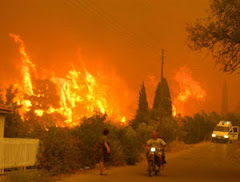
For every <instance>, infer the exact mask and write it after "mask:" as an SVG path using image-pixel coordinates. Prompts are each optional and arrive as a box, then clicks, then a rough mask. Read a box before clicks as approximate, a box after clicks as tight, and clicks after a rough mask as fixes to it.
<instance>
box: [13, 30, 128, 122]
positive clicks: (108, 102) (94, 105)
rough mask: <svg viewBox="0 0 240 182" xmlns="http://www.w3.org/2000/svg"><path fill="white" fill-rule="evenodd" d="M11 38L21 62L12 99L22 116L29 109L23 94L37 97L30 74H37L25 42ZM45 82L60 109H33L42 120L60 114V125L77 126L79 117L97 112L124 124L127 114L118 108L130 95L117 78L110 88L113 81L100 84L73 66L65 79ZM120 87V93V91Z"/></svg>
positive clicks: (28, 101) (86, 71)
mask: <svg viewBox="0 0 240 182" xmlns="http://www.w3.org/2000/svg"><path fill="white" fill-rule="evenodd" d="M10 37H11V38H13V39H14V41H15V42H16V43H17V45H18V46H19V53H20V55H21V60H22V62H21V74H22V82H21V83H17V84H15V87H16V88H17V89H18V91H19V93H18V95H17V96H16V98H15V100H16V102H17V103H18V104H19V105H22V106H23V107H22V108H21V110H20V114H21V115H22V116H24V114H25V113H26V112H28V111H29V110H30V109H31V107H32V103H31V101H30V100H27V99H25V98H26V95H27V96H36V97H40V96H39V95H36V94H35V93H34V85H33V83H32V77H31V73H32V72H33V71H34V73H35V74H37V69H36V66H35V65H34V64H33V63H32V62H31V61H30V58H29V56H28V55H27V53H26V51H25V45H24V42H23V41H22V40H21V39H20V37H19V36H18V35H15V34H10ZM41 76H42V75H41ZM45 77H46V76H45ZM101 78H103V77H101ZM48 79H49V80H51V81H52V82H53V83H54V84H55V85H56V87H57V93H56V94H57V95H58V96H59V97H60V102H59V105H60V107H59V108H54V107H50V108H49V109H48V110H42V109H35V110H34V113H35V114H36V116H39V117H42V116H43V115H44V114H50V113H59V114H61V115H62V116H64V117H65V118H66V120H65V123H64V124H63V125H62V126H64V125H67V126H75V125H78V124H79V121H80V119H81V118H82V117H84V116H86V117H90V116H92V115H93V114H95V113H96V112H97V113H102V114H107V115H108V116H109V117H112V118H114V120H115V121H119V122H126V115H127V113H126V112H125V111H123V110H122V109H120V108H121V107H123V105H124V104H125V105H124V106H125V107H126V103H129V101H128V100H129V94H128V91H127V87H126V85H124V83H123V82H122V81H121V80H119V78H118V77H115V78H114V81H115V82H116V83H115V84H116V85H111V84H112V83H113V81H112V80H110V81H111V82H110V83H111V84H110V86H108V85H104V84H102V83H103V82H104V83H106V80H104V81H102V80H101V79H98V78H96V77H94V76H93V75H92V74H91V73H90V72H88V70H87V69H86V68H84V69H83V71H77V70H76V69H75V68H74V67H73V68H72V69H71V70H70V71H69V72H68V74H67V75H66V77H64V78H62V77H57V76H51V77H49V78H48ZM111 86H112V87H115V86H117V87H116V89H115V90H117V92H115V90H114V89H113V88H111ZM119 87H120V88H122V90H119ZM119 92H122V97H121V98H119V97H118V96H117V95H118V94H119ZM124 93H125V94H124ZM126 93H127V94H126ZM124 102H125V103H124ZM123 103H124V104H123ZM56 123H58V121H56ZM60 126H61V125H60Z"/></svg>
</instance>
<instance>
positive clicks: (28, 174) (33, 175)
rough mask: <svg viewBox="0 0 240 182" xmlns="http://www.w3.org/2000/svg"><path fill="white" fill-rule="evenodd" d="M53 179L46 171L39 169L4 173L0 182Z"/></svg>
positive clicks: (38, 181) (48, 181)
mask: <svg viewBox="0 0 240 182" xmlns="http://www.w3.org/2000/svg"><path fill="white" fill-rule="evenodd" d="M52 181H54V180H53V178H51V177H50V176H49V175H48V173H46V172H44V171H39V170H32V171H23V170H19V171H15V172H10V173H7V174H4V176H2V177H1V179H0V182H52Z"/></svg>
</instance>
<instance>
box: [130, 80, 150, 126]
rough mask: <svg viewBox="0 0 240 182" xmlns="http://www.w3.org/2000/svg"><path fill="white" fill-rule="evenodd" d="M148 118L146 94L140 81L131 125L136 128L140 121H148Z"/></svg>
mask: <svg viewBox="0 0 240 182" xmlns="http://www.w3.org/2000/svg"><path fill="white" fill-rule="evenodd" d="M149 119H150V117H149V109H148V102H147V94H146V89H145V86H144V83H142V85H141V89H140V91H139V100H138V110H137V114H136V116H135V119H134V120H133V121H132V127H133V128H137V126H138V125H139V124H140V123H143V122H144V123H148V121H149Z"/></svg>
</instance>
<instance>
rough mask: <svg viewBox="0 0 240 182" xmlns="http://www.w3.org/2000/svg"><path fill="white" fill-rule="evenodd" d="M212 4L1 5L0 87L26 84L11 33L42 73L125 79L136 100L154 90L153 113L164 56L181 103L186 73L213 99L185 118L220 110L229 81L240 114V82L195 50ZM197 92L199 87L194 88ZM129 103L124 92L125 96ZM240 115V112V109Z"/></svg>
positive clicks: (13, 1)
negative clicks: (84, 72) (199, 24)
mask: <svg viewBox="0 0 240 182" xmlns="http://www.w3.org/2000/svg"><path fill="white" fill-rule="evenodd" d="M208 4H209V1H208V0H194V1H193V0H181V1H179V0H8V1H1V5H0V25H1V28H0V50H1V51H0V52H1V54H0V60H1V63H2V64H1V67H0V80H1V81H2V83H3V84H5V83H9V82H14V81H15V80H17V79H18V77H19V72H18V70H19V66H20V56H19V53H18V48H17V46H16V44H15V43H14V41H13V40H12V39H11V38H10V37H9V33H14V34H18V35H20V36H21V38H22V39H23V41H24V42H25V45H26V51H27V53H28V55H29V56H30V58H31V60H32V62H33V63H34V64H36V66H37V67H38V68H41V72H42V73H41V74H49V72H55V74H56V75H58V76H64V75H66V74H67V73H68V71H69V70H70V69H71V68H72V65H74V66H75V67H76V68H78V67H79V68H80V67H82V66H84V67H86V68H87V69H88V70H89V72H90V73H92V74H93V75H96V74H97V73H98V71H99V70H101V72H104V73H106V74H108V72H110V73H112V72H114V74H109V75H118V76H119V77H120V78H121V79H122V80H124V82H126V85H127V87H128V89H129V90H130V92H131V93H133V94H131V97H135V98H134V99H132V100H134V101H133V103H132V104H131V105H132V107H131V108H136V105H137V99H138V90H139V87H140V84H141V83H142V81H145V83H146V89H147V94H148V97H149V104H150V106H151V104H152V100H153V96H154V92H155V89H156V85H157V82H158V81H159V79H160V68H161V62H160V61H161V49H162V48H164V49H165V68H164V69H165V70H164V75H165V77H166V78H167V80H168V82H169V86H170V90H171V92H172V93H171V94H172V98H173V100H174V99H175V98H176V97H177V95H178V94H179V88H180V87H181V86H180V85H179V83H178V82H177V81H176V75H179V74H178V73H179V70H180V72H181V70H185V71H186V72H188V74H190V75H191V76H192V79H193V80H195V81H194V83H197V84H199V85H200V87H201V88H202V89H203V90H204V91H205V92H206V96H205V98H204V99H203V100H201V101H197V99H195V100H194V99H192V100H190V101H188V102H187V103H186V104H187V105H188V106H185V109H184V112H185V114H193V113H194V112H197V111H199V110H202V109H204V110H206V111H207V112H211V111H217V112H219V111H220V108H221V94H222V86H223V83H224V79H227V82H228V94H229V110H230V111H236V109H237V106H239V105H238V103H239V101H240V96H239V91H240V86H239V75H238V74H233V75H227V74H225V73H222V72H221V71H219V67H216V65H215V63H214V61H213V60H212V59H211V55H210V54H206V52H192V51H191V50H190V49H189V48H188V47H187V34H186V31H185V26H186V23H191V22H193V21H194V20H195V19H196V18H199V17H203V16H205V15H206V10H207V8H208ZM194 88H195V87H194ZM119 92H120V93H119V96H121V91H119ZM238 109H239V111H240V108H238Z"/></svg>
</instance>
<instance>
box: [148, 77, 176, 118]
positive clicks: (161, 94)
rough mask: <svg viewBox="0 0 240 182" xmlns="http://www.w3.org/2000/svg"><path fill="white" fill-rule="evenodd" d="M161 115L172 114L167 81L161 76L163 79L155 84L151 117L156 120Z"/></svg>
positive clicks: (168, 115)
mask: <svg viewBox="0 0 240 182" xmlns="http://www.w3.org/2000/svg"><path fill="white" fill-rule="evenodd" d="M161 116H162V117H165V116H167V117H171V116H172V100H171V95H170V91H169V87H168V83H167V80H166V79H165V78H163V81H162V82H161V83H159V84H158V86H157V89H156V92H155V98H154V103H153V109H152V118H153V119H155V120H158V119H159V118H161Z"/></svg>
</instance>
